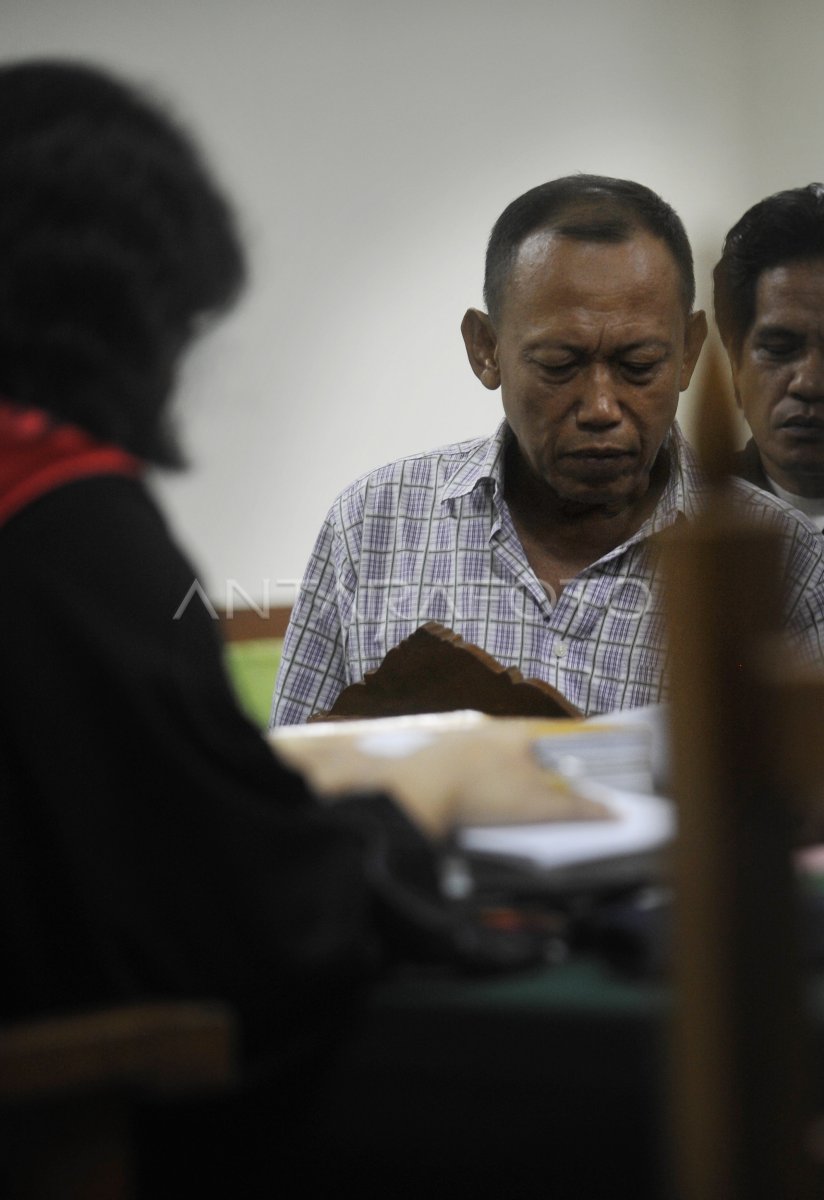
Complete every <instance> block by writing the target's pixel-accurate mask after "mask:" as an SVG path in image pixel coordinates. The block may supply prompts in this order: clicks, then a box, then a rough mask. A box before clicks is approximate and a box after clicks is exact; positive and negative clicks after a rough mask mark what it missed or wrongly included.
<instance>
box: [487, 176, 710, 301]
mask: <svg viewBox="0 0 824 1200" xmlns="http://www.w3.org/2000/svg"><path fill="white" fill-rule="evenodd" d="M539 229H546V230H551V231H552V232H553V233H557V234H560V235H561V236H562V237H569V238H575V239H576V240H579V241H586V242H613V243H615V242H624V241H626V240H627V239H628V238H630V237H632V236H633V234H635V233H637V232H639V231H640V230H645V231H646V232H647V233H651V234H654V235H655V236H656V237H659V238H661V240H662V241H663V242H665V243H666V245H667V246H668V247H669V249H670V251H671V252H672V256H673V258H674V259H675V262H676V264H677V266H678V270H679V272H680V275H681V293H682V298H683V301H684V307H685V309H686V311H687V312H691V311H692V306H693V304H694V303H695V270H694V267H693V260H692V249H691V247H690V243H689V239H688V238H687V234H686V230H685V229H684V226H683V223H682V221H681V218H680V217H679V216H678V214H677V213H676V212H675V211H674V209H672V208H671V207H670V205H669V204H667V203H666V201H664V200H662V199H661V197H660V196H658V195H656V193H655V192H653V191H651V190H650V188H647V187H644V186H643V185H642V184H640V183H633V182H632V181H631V180H629V179H610V178H609V177H608V176H604V175H584V174H579V175H565V176H564V177H563V178H561V179H553V180H551V181H550V182H549V183H541V184H539V185H538V187H534V188H531V189H530V191H528V192H524V194H523V195H522V196H519V197H518V198H517V200H513V201H512V203H511V204H509V205H508V206H507V207H506V208H505V209H504V211H503V212H502V213H501V215H500V216H499V217H498V220H497V221H496V222H495V224H494V226H493V228H492V233H491V234H490V237H489V243H488V245H487V248H486V271H485V274H484V301H485V303H486V307H487V312H488V313H489V315H490V317H491V318H492V320H493V322H495V321H497V320H498V319H499V317H500V314H501V308H502V304H503V296H504V289H505V286H506V282H507V279H508V278H509V273H510V271H511V270H512V266H513V264H514V262H515V258H516V256H517V253H518V250H519V248H520V246H521V244H522V243H523V242H524V240H525V239H526V238H527V237H528V236H529V235H530V234H531V233H534V232H535V231H536V230H539Z"/></svg>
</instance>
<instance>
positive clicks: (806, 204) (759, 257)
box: [713, 183, 824, 358]
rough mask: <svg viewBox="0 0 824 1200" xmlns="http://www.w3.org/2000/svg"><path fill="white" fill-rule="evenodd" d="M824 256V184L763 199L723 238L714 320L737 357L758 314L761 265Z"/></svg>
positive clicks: (766, 267)
mask: <svg viewBox="0 0 824 1200" xmlns="http://www.w3.org/2000/svg"><path fill="white" fill-rule="evenodd" d="M806 258H824V185H822V184H820V183H808V184H807V185H806V187H798V188H790V189H789V190H787V191H783V192H776V193H775V194H774V195H772V196H767V197H766V199H764V200H759V202H758V204H754V205H753V206H752V208H749V209H747V211H746V212H745V213H744V215H743V217H742V218H741V219H740V221H738V222H736V224H735V225H733V227H732V229H731V230H730V231H729V233H728V234H727V236H726V238H725V239H724V249H723V251H722V254H721V258H720V259H719V261H718V262H717V263H716V266H715V270H714V271H713V283H714V301H715V321H716V324H717V325H718V330H719V332H720V334H721V339H722V341H723V342H724V345H725V346H726V347H727V350H728V351H729V353H730V354H731V356H732V357H733V358H738V356H739V355H740V353H741V347H742V346H743V344H744V339H745V338H746V336H747V334H748V332H749V330H750V328H751V327H752V323H753V321H754V320H755V292H756V288H757V287H758V279H759V276H760V275H761V273H762V272H763V271H767V270H769V269H770V268H771V267H778V266H781V265H782V263H787V262H793V261H795V260H798V259H806Z"/></svg>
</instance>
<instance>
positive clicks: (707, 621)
mask: <svg viewBox="0 0 824 1200" xmlns="http://www.w3.org/2000/svg"><path fill="white" fill-rule="evenodd" d="M709 375H710V377H709V379H708V380H707V382H706V383H705V388H704V402H703V411H702V425H701V427H700V442H701V443H703V449H704V452H703V459H704V462H705V463H706V465H707V467H708V469H709V473H710V475H711V477H712V479H713V481H714V482H713V488H712V495H711V499H710V503H709V505H708V507H707V511H706V512H705V513H703V514H702V515H701V516H700V517H699V518H698V519H697V520H695V521H693V522H691V523H690V524H688V525H684V526H681V527H680V528H679V529H678V530H677V531H676V532H675V533H674V535H673V537H672V539H671V541H670V543H669V546H668V548H667V554H668V572H667V584H668V607H669V621H670V636H671V659H672V663H671V666H672V673H671V682H672V693H671V696H672V701H671V704H672V741H673V780H674V789H675V796H676V801H677V804H678V821H679V831H678V839H677V847H676V856H675V887H676V913H675V947H674V950H675V967H674V1004H675V1008H674V1019H673V1132H674V1141H675V1147H674V1149H675V1172H676V1178H677V1190H676V1195H677V1197H678V1200H779V1198H781V1200H797V1198H799V1197H803V1196H806V1195H808V1183H807V1179H806V1163H805V1156H804V1152H803V1148H802V1130H803V1120H804V1104H805V1087H804V1070H803V1040H804V1039H803V1028H802V1027H803V1022H802V1004H801V1001H800V978H799V974H800V968H799V957H798V953H797V949H796V946H797V920H796V913H795V891H794V883H793V873H792V865H791V858H790V814H789V807H788V804H787V797H786V796H785V795H784V794H782V790H781V785H780V782H779V780H780V772H779V770H778V763H779V744H780V735H779V730H778V723H777V715H776V713H775V711H774V708H773V705H772V703H771V697H772V696H774V694H775V693H774V691H773V689H772V687H771V686H770V684H769V682H768V681H767V680H766V679H765V678H764V677H763V673H762V671H761V669H760V665H761V661H762V655H763V652H764V650H765V647H766V646H767V645H768V644H769V643H770V641H771V639H774V638H775V637H776V635H777V631H778V630H779V628H780V623H781V577H782V564H781V547H780V543H779V541H778V536H777V535H776V534H773V533H772V532H771V531H770V530H768V529H765V528H763V527H761V526H757V527H756V526H752V525H750V524H749V523H747V521H746V520H745V519H744V517H743V516H742V515H741V514H740V512H739V511H738V510H737V508H736V504H735V502H734V497H733V495H732V492H731V489H730V488H729V486H728V484H727V483H726V482H725V478H724V476H725V466H726V463H727V461H728V454H729V450H730V441H729V437H728V433H727V429H726V421H727V418H726V416H725V415H724V404H725V401H724V392H723V390H722V389H721V388H720V387H719V382H718V367H717V364H714V369H711V371H710V373H709ZM699 448H700V447H699Z"/></svg>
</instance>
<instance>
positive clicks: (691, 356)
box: [678, 308, 707, 392]
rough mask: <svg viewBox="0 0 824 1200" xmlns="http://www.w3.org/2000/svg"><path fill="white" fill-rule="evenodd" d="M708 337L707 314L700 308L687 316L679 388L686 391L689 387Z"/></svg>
mask: <svg viewBox="0 0 824 1200" xmlns="http://www.w3.org/2000/svg"><path fill="white" fill-rule="evenodd" d="M706 337H707V314H706V313H705V312H704V311H703V310H702V309H700V308H699V310H698V312H694V313H690V315H689V316H688V317H687V328H686V332H685V334H684V361H683V362H682V363H681V378H680V380H679V384H678V386H679V389H680V390H681V391H682V392H684V391H686V389H687V388H688V387H689V383H690V380H691V379H692V373H693V371H694V370H695V364H696V363H697V362H698V355H699V354H700V353H701V347H702V346H703V345H704V342H705V340H706Z"/></svg>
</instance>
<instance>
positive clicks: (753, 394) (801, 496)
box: [714, 183, 824, 529]
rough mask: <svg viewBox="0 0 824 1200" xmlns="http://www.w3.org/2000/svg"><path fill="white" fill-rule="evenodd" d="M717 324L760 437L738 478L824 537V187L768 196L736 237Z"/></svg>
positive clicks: (723, 273)
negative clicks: (784, 504) (801, 516)
mask: <svg viewBox="0 0 824 1200" xmlns="http://www.w3.org/2000/svg"><path fill="white" fill-rule="evenodd" d="M714 280H715V316H716V320H717V322H718V328H719V330H720V332H721V337H722V339H723V341H724V345H725V347H726V349H727V353H728V355H729V358H730V364H731V366H732V376H733V383H734V386H735V395H736V399H737V401H738V404H739V405H740V406H741V409H742V410H743V413H744V416H745V417H746V419H747V423H748V424H749V426H750V430H751V431H752V438H751V439H750V441H749V442H748V443H747V445H746V447H745V448H744V449H743V450H742V451H741V452H740V453H739V455H738V459H737V473H738V474H739V475H741V476H742V478H744V479H748V480H749V481H750V482H751V483H755V484H757V485H758V486H759V487H762V488H764V489H765V490H767V491H771V492H774V493H775V494H776V495H779V496H781V497H782V498H783V499H785V500H788V501H789V502H790V503H791V504H793V505H795V507H796V508H799V509H801V511H802V512H804V513H806V515H807V516H808V517H809V518H810V519H811V520H812V521H813V522H814V523H815V524H816V525H817V526H818V527H819V529H824V185H822V184H820V183H811V184H808V185H807V186H806V187H801V188H792V189H791V190H789V191H784V192H778V193H776V194H775V195H774V196H768V197H767V198H766V199H765V200H761V201H760V202H759V203H758V204H756V205H754V206H753V207H752V208H751V209H749V210H748V211H747V212H746V213H745V214H744V216H743V217H742V218H741V219H740V221H738V222H737V224H736V225H734V226H733V228H732V229H731V230H730V232H729V233H728V234H727V237H726V239H725V242H724V251H723V254H722V256H721V259H720V261H719V263H718V264H717V266H716V268H715V271H714Z"/></svg>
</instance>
